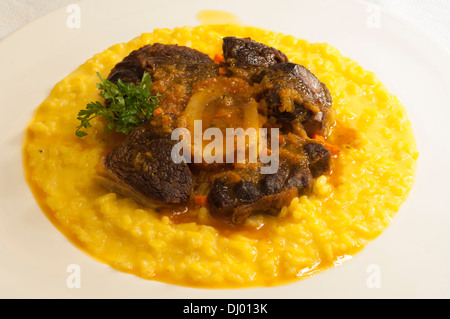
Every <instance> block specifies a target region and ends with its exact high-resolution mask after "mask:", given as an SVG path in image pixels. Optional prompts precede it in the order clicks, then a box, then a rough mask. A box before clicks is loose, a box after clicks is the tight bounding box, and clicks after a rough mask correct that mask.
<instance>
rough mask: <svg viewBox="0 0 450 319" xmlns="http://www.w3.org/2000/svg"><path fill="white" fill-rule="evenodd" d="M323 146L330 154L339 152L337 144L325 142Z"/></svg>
mask: <svg viewBox="0 0 450 319" xmlns="http://www.w3.org/2000/svg"><path fill="white" fill-rule="evenodd" d="M324 146H325V147H326V148H327V149H328V150H329V151H330V153H331V155H338V154H339V147H338V146H337V145H332V144H328V143H325V144H324Z"/></svg>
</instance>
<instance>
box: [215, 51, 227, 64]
mask: <svg viewBox="0 0 450 319" xmlns="http://www.w3.org/2000/svg"><path fill="white" fill-rule="evenodd" d="M214 62H215V63H217V64H219V63H220V62H225V59H224V57H223V55H222V54H218V53H217V54H216V55H215V56H214Z"/></svg>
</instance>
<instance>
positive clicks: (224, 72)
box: [219, 68, 227, 75]
mask: <svg viewBox="0 0 450 319" xmlns="http://www.w3.org/2000/svg"><path fill="white" fill-rule="evenodd" d="M219 74H220V75H225V74H227V69H226V68H219Z"/></svg>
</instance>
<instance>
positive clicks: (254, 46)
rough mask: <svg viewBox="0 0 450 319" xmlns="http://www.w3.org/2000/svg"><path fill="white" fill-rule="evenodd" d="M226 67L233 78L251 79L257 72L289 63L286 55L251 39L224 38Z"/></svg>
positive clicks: (223, 46) (223, 47)
mask: <svg viewBox="0 0 450 319" xmlns="http://www.w3.org/2000/svg"><path fill="white" fill-rule="evenodd" d="M222 49H223V57H224V60H225V65H226V66H227V69H228V70H229V72H230V74H231V75H233V76H238V77H243V78H249V77H251V76H252V75H253V73H255V72H256V71H257V70H259V69H261V68H266V67H268V66H271V65H274V64H276V63H279V62H287V61H288V58H287V57H286V55H285V54H284V53H283V52H281V51H279V50H277V49H275V48H271V47H268V46H267V45H265V44H262V43H259V42H256V41H253V40H252V39H250V38H236V37H225V38H223V45H222Z"/></svg>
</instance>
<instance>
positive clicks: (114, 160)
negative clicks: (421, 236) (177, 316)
mask: <svg viewBox="0 0 450 319" xmlns="http://www.w3.org/2000/svg"><path fill="white" fill-rule="evenodd" d="M233 129H234V131H233ZM237 129H242V130H241V131H238V130H237ZM229 132H233V133H235V134H234V135H233V134H229ZM238 132H241V133H242V132H245V133H246V134H247V135H245V134H244V135H243V136H244V137H243V139H242V140H240V138H241V137H242V135H240V133H238ZM176 133H177V134H176ZM246 138H247V139H246ZM240 141H242V144H239V142H240ZM229 142H230V143H229ZM252 154H253V155H256V156H255V157H252ZM417 156H418V153H417V150H416V146H415V140H414V135H413V131H412V128H411V124H410V122H409V121H408V118H407V114H406V111H405V109H404V107H403V106H402V105H401V103H400V102H399V101H398V99H397V98H396V97H395V96H393V95H392V94H391V93H389V92H388V90H387V89H386V88H385V87H384V86H383V84H382V83H380V81H379V80H378V79H377V78H376V76H375V75H374V74H373V73H371V72H369V71H366V70H364V69H362V68H361V67H360V66H359V65H358V64H357V63H356V62H354V61H352V60H350V59H348V58H346V57H343V56H342V55H341V54H340V53H339V52H338V51H337V50H336V49H335V48H333V47H332V46H330V45H328V44H318V43H309V42H307V41H305V40H301V39H297V38H294V37H292V36H286V35H283V34H281V33H276V32H270V31H265V30H261V29H258V28H253V27H244V26H235V25H214V26H201V27H195V28H193V27H184V28H176V29H173V30H170V29H157V30H154V31H153V32H152V33H146V34H142V35H141V36H139V37H137V38H135V39H133V40H132V41H130V42H129V43H121V44H117V45H114V46H112V47H110V48H109V49H107V50H105V51H104V52H102V53H99V54H97V55H95V56H94V57H93V58H91V59H90V60H88V61H86V63H84V64H83V65H81V66H80V67H79V68H78V69H77V70H75V71H74V72H73V73H72V74H70V75H69V76H68V77H66V78H65V79H64V80H62V81H61V82H60V83H58V84H57V85H56V86H55V87H54V88H53V90H52V92H51V93H50V95H49V97H48V98H47V99H46V100H45V101H44V102H43V103H42V104H41V105H40V106H39V108H38V109H37V111H36V114H35V116H34V118H33V120H32V121H31V123H30V125H29V126H28V128H27V139H26V141H25V145H24V165H25V170H26V176H27V179H28V182H29V184H30V187H31V188H32V190H33V192H34V194H35V197H36V199H37V201H38V203H39V204H40V206H41V207H42V209H43V210H44V212H45V213H46V214H47V216H48V217H49V218H50V220H52V221H53V223H54V224H55V226H57V227H58V228H59V229H60V230H61V231H62V232H63V233H64V234H65V235H66V236H67V237H68V238H70V239H71V241H72V242H73V243H75V244H76V245H77V246H79V247H81V248H82V249H84V250H85V251H86V252H87V253H89V254H91V255H92V256H94V257H95V258H97V259H98V260H101V261H103V262H105V263H107V264H109V265H111V266H112V267H114V268H115V269H118V270H121V271H124V272H130V273H133V274H135V275H137V276H140V277H143V278H146V279H151V280H157V281H163V282H168V283H174V284H178V285H187V286H195V287H209V288H222V287H248V286H272V285H278V284H283V283H286V282H291V281H294V280H296V279H299V278H303V277H305V276H309V275H311V274H313V273H315V272H317V271H320V270H323V269H326V268H329V267H332V266H334V265H337V264H339V263H340V262H342V261H343V260H345V259H347V258H349V257H351V256H353V255H354V254H355V253H356V252H358V251H359V250H361V249H362V248H363V247H364V246H365V245H366V244H367V243H368V242H370V241H371V240H372V239H374V238H375V237H377V236H378V235H379V234H380V233H381V232H382V231H383V230H384V229H385V228H386V227H387V226H388V225H389V222H390V220H391V218H392V217H393V216H394V215H395V213H396V212H397V211H398V209H399V207H400V205H401V204H402V203H403V201H404V200H405V199H406V197H407V194H408V192H409V190H410V189H411V187H412V184H413V179H414V171H415V165H416V159H417Z"/></svg>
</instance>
